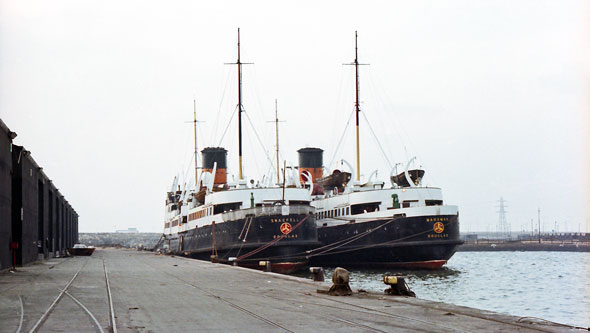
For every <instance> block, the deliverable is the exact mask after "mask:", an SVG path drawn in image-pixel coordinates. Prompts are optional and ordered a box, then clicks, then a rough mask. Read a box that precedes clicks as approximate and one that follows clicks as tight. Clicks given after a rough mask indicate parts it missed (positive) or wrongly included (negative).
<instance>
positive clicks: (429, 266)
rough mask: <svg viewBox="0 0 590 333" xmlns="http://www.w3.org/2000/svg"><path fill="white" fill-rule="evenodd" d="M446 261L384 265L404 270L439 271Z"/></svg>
mask: <svg viewBox="0 0 590 333" xmlns="http://www.w3.org/2000/svg"><path fill="white" fill-rule="evenodd" d="M446 263H447V260H428V261H413V262H395V263H393V262H392V263H386V264H384V265H385V266H388V267H404V268H422V269H439V268H441V267H442V266H443V265H444V264H446Z"/></svg>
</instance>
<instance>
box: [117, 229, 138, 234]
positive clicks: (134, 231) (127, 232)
mask: <svg viewBox="0 0 590 333" xmlns="http://www.w3.org/2000/svg"><path fill="white" fill-rule="evenodd" d="M117 233H118V234H138V233H139V230H137V228H127V230H117Z"/></svg>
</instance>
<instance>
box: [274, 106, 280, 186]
mask: <svg viewBox="0 0 590 333" xmlns="http://www.w3.org/2000/svg"><path fill="white" fill-rule="evenodd" d="M275 132H276V139H277V184H279V183H280V182H281V177H280V176H279V172H280V171H279V111H278V106H277V100H276V99H275Z"/></svg>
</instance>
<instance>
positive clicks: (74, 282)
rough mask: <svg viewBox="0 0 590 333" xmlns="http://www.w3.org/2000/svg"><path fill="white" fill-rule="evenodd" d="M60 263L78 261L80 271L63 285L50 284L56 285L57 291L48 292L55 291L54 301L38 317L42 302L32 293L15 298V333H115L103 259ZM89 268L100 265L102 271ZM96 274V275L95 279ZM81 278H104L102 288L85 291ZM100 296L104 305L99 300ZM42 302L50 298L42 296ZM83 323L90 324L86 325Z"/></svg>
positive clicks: (98, 257) (113, 314)
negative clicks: (70, 332) (81, 332)
mask: <svg viewBox="0 0 590 333" xmlns="http://www.w3.org/2000/svg"><path fill="white" fill-rule="evenodd" d="M62 260H75V261H79V262H80V263H81V265H80V268H79V269H78V270H77V271H76V272H75V274H74V275H73V276H72V277H71V279H69V281H67V283H66V284H65V285H63V284H62V285H59V282H60V281H63V280H62V279H60V281H55V280H53V281H52V282H53V283H55V284H56V286H55V287H56V288H55V289H54V288H50V289H54V290H55V292H57V295H56V296H55V297H54V298H53V300H52V301H51V304H49V306H47V307H46V308H44V309H43V310H44V311H43V312H42V314H40V315H39V312H40V309H41V307H40V305H41V303H42V301H40V300H39V299H38V298H37V297H36V295H35V294H29V295H18V299H19V305H20V313H19V324H18V327H17V328H16V330H15V332H29V333H35V332H40V331H60V330H65V331H68V330H72V329H74V330H84V331H95V332H101V333H104V332H114V333H116V332H117V324H116V320H115V312H114V308H113V303H112V292H111V289H110V281H109V276H108V270H107V266H106V263H105V260H104V258H103V257H101V256H96V257H76V258H69V259H62ZM89 266H102V270H101V271H102V272H100V271H97V269H96V267H94V269H89ZM97 273H99V274H98V276H97ZM80 276H84V278H85V279H90V278H92V279H95V280H96V279H103V280H104V282H103V283H102V284H104V289H103V290H100V288H94V286H92V288H88V286H85V283H86V281H80V279H79V277H80ZM100 284H101V283H99V284H98V285H100ZM95 289H99V290H95ZM101 293H102V294H103V297H104V299H103V301H104V302H101V300H100V294H101ZM45 299H49V298H48V297H45ZM68 300H69V301H70V302H68ZM101 304H106V308H107V309H106V310H105V307H104V306H100V305H101ZM105 311H106V312H108V316H105ZM98 313H101V315H98ZM105 317H106V318H105ZM85 322H88V323H89V324H91V325H85V324H84V323H85ZM72 324H74V326H76V328H74V327H73V326H72Z"/></svg>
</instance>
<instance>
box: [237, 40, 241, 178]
mask: <svg viewBox="0 0 590 333" xmlns="http://www.w3.org/2000/svg"><path fill="white" fill-rule="evenodd" d="M236 64H237V65H238V163H239V168H238V170H239V178H238V179H239V180H241V179H243V176H242V62H241V61H240V28H238V61H237V62H236Z"/></svg>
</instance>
